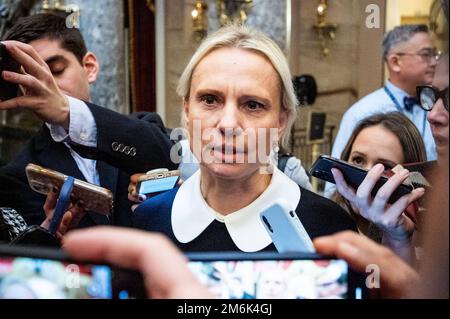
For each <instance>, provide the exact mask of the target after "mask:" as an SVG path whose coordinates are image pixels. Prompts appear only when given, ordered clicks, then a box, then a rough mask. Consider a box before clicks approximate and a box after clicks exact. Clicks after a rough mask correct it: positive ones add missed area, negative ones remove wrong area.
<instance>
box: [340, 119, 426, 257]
mask: <svg viewBox="0 0 450 319" xmlns="http://www.w3.org/2000/svg"><path fill="white" fill-rule="evenodd" d="M341 158H342V159H343V160H344V161H348V162H349V163H352V164H354V165H356V166H359V167H361V168H364V169H366V170H369V173H368V174H367V177H366V178H365V179H364V181H363V182H362V183H361V185H360V186H359V187H358V189H357V190H355V189H353V188H352V187H350V186H349V185H348V184H347V183H346V181H345V179H344V177H343V175H342V173H341V172H340V171H339V170H338V169H333V170H332V173H333V176H334V179H335V181H336V189H337V192H336V193H335V194H334V195H333V199H334V200H335V201H336V202H338V203H339V204H341V205H342V206H343V207H345V208H346V209H347V211H348V212H349V213H350V214H351V215H352V216H353V217H354V218H355V220H356V222H357V225H358V228H359V230H360V231H361V232H362V233H363V234H365V235H367V236H369V237H370V238H372V239H374V240H376V241H378V242H383V243H384V244H386V245H387V246H389V247H391V248H393V249H394V250H395V251H396V252H397V253H398V254H400V255H402V256H403V258H405V259H406V260H411V259H412V251H411V250H412V247H411V241H412V239H413V233H414V231H415V229H416V228H417V219H418V218H417V216H416V215H417V212H416V210H417V207H418V205H417V204H416V203H415V202H416V201H417V200H418V199H419V198H421V197H422V196H423V195H424V191H425V190H424V189H423V188H418V189H415V190H414V191H413V192H411V193H410V194H408V195H405V196H403V197H402V198H400V199H398V200H397V201H396V202H395V203H393V204H392V205H391V204H388V199H389V198H390V196H391V195H392V193H393V192H394V191H395V190H396V189H397V187H398V186H399V185H400V184H401V183H402V182H404V181H405V180H406V179H407V178H408V176H409V172H408V171H407V170H403V171H401V172H398V173H397V174H394V175H393V176H391V177H390V178H389V180H388V181H387V183H386V184H385V185H384V186H383V187H382V188H380V189H379V190H378V192H377V194H376V196H375V197H373V196H372V194H371V192H372V189H373V187H374V186H375V184H376V183H377V182H378V180H379V179H380V177H381V176H382V175H384V174H387V173H390V170H391V169H392V168H394V167H395V166H396V165H397V164H403V163H416V162H424V161H425V160H426V152H425V147H424V144H423V141H422V138H421V136H420V133H419V131H418V130H417V128H416V127H415V125H414V124H413V123H412V122H411V121H410V120H409V119H408V118H406V117H405V116H404V115H403V114H401V113H399V112H392V113H386V114H376V115H372V116H370V117H368V118H366V119H364V120H362V121H361V122H360V123H359V124H358V126H357V127H356V128H355V130H354V132H353V133H352V136H351V138H350V140H349V142H348V144H347V145H346V147H345V148H344V151H343V152H342V155H341Z"/></svg>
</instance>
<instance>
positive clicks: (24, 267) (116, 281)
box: [0, 256, 145, 299]
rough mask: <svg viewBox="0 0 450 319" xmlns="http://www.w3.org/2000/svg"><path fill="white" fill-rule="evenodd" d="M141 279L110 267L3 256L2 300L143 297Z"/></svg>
mask: <svg viewBox="0 0 450 319" xmlns="http://www.w3.org/2000/svg"><path fill="white" fill-rule="evenodd" d="M139 280H141V278H139V276H137V275H136V274H135V273H132V272H130V271H125V270H119V269H113V268H111V267H110V266H107V265H94V264H79V263H69V262H63V261H59V260H52V259H40V258H28V257H14V256H6V257H1V256H0V299H116V298H117V299H133V298H141V297H145V295H144V296H142V293H143V292H142V289H143V288H136V287H139V286H142V281H141V282H139ZM144 294H145V293H144Z"/></svg>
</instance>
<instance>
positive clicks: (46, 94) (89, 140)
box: [0, 14, 175, 227]
mask: <svg viewBox="0 0 450 319" xmlns="http://www.w3.org/2000/svg"><path fill="white" fill-rule="evenodd" d="M5 40H7V41H6V42H3V43H4V44H5V45H6V48H7V51H8V53H9V54H10V55H11V56H12V57H13V58H14V59H15V60H17V61H18V62H19V63H20V64H21V65H22V66H23V68H24V70H25V74H17V73H12V72H3V73H2V75H1V76H2V77H3V79H4V80H6V81H9V82H13V83H17V84H20V85H22V87H23V88H24V89H25V90H24V92H25V94H24V96H21V97H18V98H14V99H11V100H8V101H0V110H3V109H15V108H17V109H21V108H26V109H30V110H32V111H33V112H34V113H35V114H36V115H37V116H38V117H39V118H40V119H41V120H42V121H43V122H44V125H43V126H42V127H41V129H40V130H39V131H38V133H37V134H36V135H35V136H34V137H33V138H32V139H31V141H29V143H28V144H27V145H26V146H25V148H24V149H23V150H22V151H21V152H20V153H19V154H18V155H17V156H16V158H15V159H14V160H13V161H11V162H10V163H9V164H8V165H6V166H5V167H2V168H1V170H0V207H2V206H5V207H12V208H14V209H16V210H17V211H19V212H20V213H21V214H22V215H23V217H24V219H25V220H26V222H27V223H28V224H40V223H41V222H42V221H43V220H44V219H45V214H44V211H43V204H44V202H45V196H42V195H40V194H37V193H35V192H34V191H32V190H31V188H30V187H29V186H28V182H27V178H26V174H25V166H26V165H27V164H28V163H35V164H38V165H41V166H44V167H46V168H50V169H54V170H57V171H59V172H61V173H63V174H66V175H70V176H73V177H75V178H78V179H81V180H86V181H88V182H91V183H93V184H97V185H101V186H102V187H105V188H108V189H110V190H111V191H113V193H114V195H115V211H114V214H113V216H112V217H106V216H104V215H99V214H96V213H93V212H89V213H88V214H87V215H86V216H85V217H84V218H83V219H82V221H81V222H80V224H79V227H87V226H92V225H99V224H111V223H112V224H115V225H120V226H129V225H130V222H129V211H130V209H129V208H130V203H129V201H128V199H127V187H128V183H129V174H132V173H135V172H141V171H145V170H149V169H154V168H159V167H167V168H170V169H172V168H175V165H174V164H173V163H172V162H171V161H170V148H171V146H172V142H171V141H170V139H169V137H168V135H167V133H166V130H165V128H164V125H163V123H162V121H161V119H160V118H159V116H158V115H157V114H152V113H145V114H137V115H136V116H134V117H133V118H131V117H126V116H124V115H121V114H118V113H116V112H113V111H110V110H108V109H105V108H102V107H99V106H96V105H93V104H91V103H89V102H87V101H89V100H90V87H89V86H90V84H92V83H94V82H95V80H96V78H97V76H98V73H99V65H98V61H97V58H96V56H95V55H94V54H93V53H92V52H88V51H87V49H86V45H85V43H84V40H83V37H82V35H81V33H80V31H79V30H78V29H75V28H67V27H66V23H65V19H64V18H62V17H59V16H56V15H50V14H39V15H35V16H30V17H26V18H24V19H22V20H20V21H19V22H18V23H17V24H16V25H15V26H13V27H12V28H11V29H10V30H9V31H8V33H7V34H6V35H5ZM12 40H13V41H12ZM16 41H17V42H16ZM84 101H86V102H84ZM75 126H76V127H77V128H78V129H79V130H78V131H76V132H72V129H71V128H72V127H75ZM111 128H114V130H111ZM118 131H120V132H128V133H129V134H125V135H126V136H123V137H122V139H117V138H115V132H118ZM121 135H124V134H121ZM143 135H145V136H146V137H147V138H146V142H145V143H139V136H143ZM75 145H78V147H79V148H80V150H79V151H80V152H83V153H84V156H88V157H89V156H91V157H95V160H93V159H88V158H85V157H82V156H80V154H79V153H77V152H76V151H75V150H74V148H76V146H75ZM111 154H114V155H115V156H110V155H111ZM109 158H114V159H116V160H119V161H120V159H121V158H128V159H130V158H133V162H135V163H136V171H133V169H134V168H133V167H130V169H129V171H127V172H124V171H119V170H118V169H117V168H115V167H113V166H112V165H114V164H115V163H114V159H112V160H111V161H110V164H112V165H110V164H107V163H106V162H104V161H102V160H104V159H109Z"/></svg>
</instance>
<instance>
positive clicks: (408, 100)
mask: <svg viewBox="0 0 450 319" xmlns="http://www.w3.org/2000/svg"><path fill="white" fill-rule="evenodd" d="M403 103H404V105H405V110H407V111H408V112H412V109H413V107H414V105H418V104H419V101H418V100H417V99H416V98H415V97H410V96H405V98H404V99H403Z"/></svg>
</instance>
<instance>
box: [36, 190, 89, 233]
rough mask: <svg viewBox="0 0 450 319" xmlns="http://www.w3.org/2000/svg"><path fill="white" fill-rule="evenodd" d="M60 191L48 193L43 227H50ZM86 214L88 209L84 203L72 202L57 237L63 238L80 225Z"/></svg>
mask: <svg viewBox="0 0 450 319" xmlns="http://www.w3.org/2000/svg"><path fill="white" fill-rule="evenodd" d="M58 196H59V191H58V190H54V191H52V192H50V193H48V195H47V199H46V200H45V204H44V212H45V216H46V218H45V220H44V222H43V223H42V224H41V227H43V228H45V229H48V228H49V227H50V223H51V221H52V218H53V213H54V212H55V207H56V202H57V201H58ZM84 215H86V211H85V209H84V207H83V204H82V203H81V202H80V201H75V202H72V203H71V205H70V207H69V209H68V210H67V211H66V213H65V214H64V217H63V219H62V220H61V223H60V225H59V228H58V230H57V232H56V237H57V238H58V239H60V240H61V239H62V237H63V236H64V235H65V234H66V233H67V232H68V231H69V230H71V229H73V228H75V227H77V226H78V224H79V223H80V221H81V219H82V218H83V217H84Z"/></svg>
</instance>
